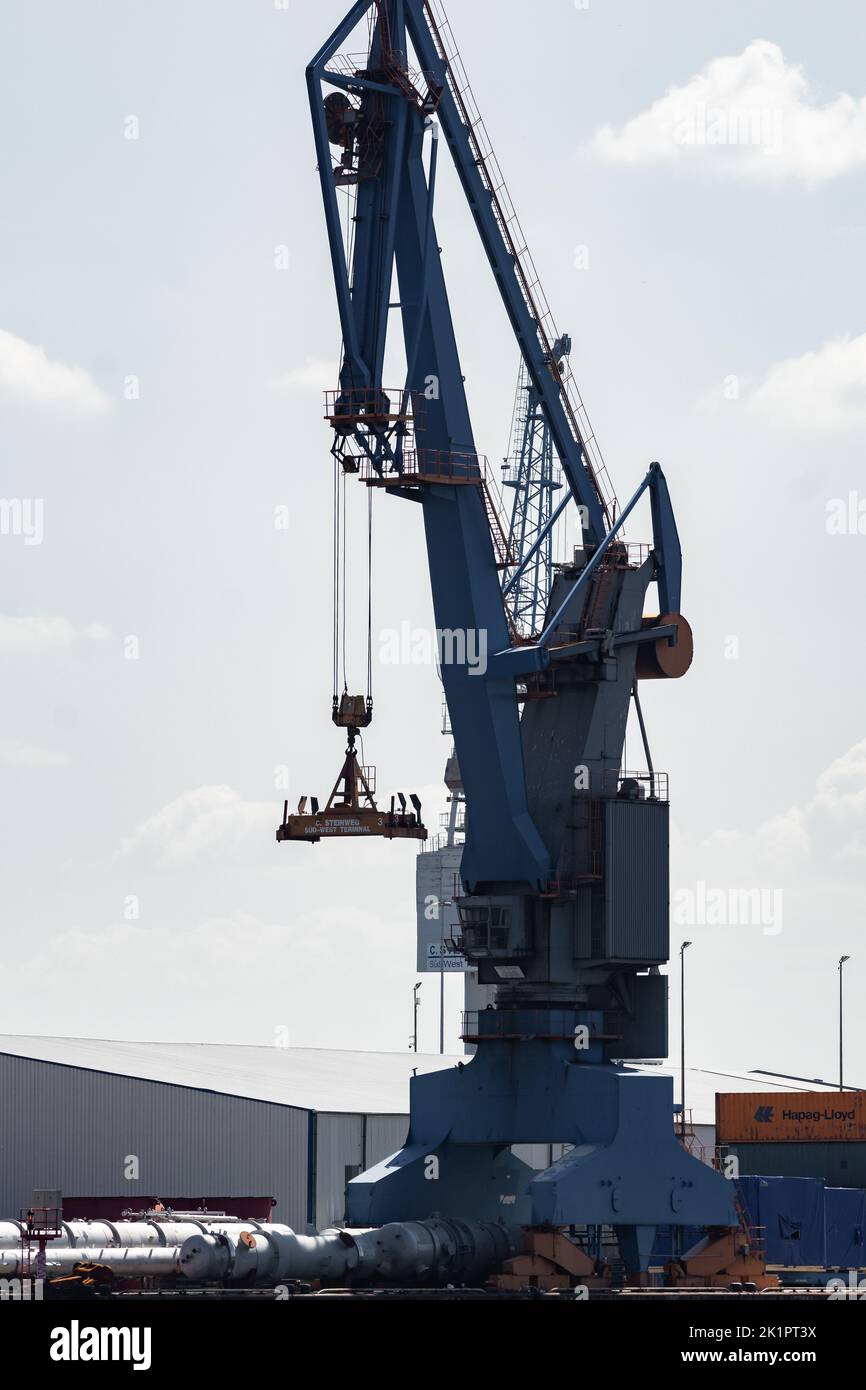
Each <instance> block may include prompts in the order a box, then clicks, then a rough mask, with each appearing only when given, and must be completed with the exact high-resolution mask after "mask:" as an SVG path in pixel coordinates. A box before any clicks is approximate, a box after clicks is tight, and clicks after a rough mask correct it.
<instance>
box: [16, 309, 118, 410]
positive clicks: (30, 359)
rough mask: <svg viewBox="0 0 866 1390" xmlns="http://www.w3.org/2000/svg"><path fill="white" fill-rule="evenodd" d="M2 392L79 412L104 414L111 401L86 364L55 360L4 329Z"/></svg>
mask: <svg viewBox="0 0 866 1390" xmlns="http://www.w3.org/2000/svg"><path fill="white" fill-rule="evenodd" d="M0 392H2V393H3V394H4V395H6V396H9V397H12V398H13V399H17V400H21V401H27V402H30V403H32V404H35V405H56V406H60V407H62V408H64V409H66V410H71V411H73V412H74V413H75V414H78V415H101V414H104V413H105V411H107V410H110V409H111V401H110V400H109V398H108V396H107V395H106V394H105V392H104V391H102V390H101V389H100V388H99V387H98V386H97V385H96V382H95V381H94V380H93V378H92V377H91V376H90V374H89V373H88V372H86V371H85V370H84V368H83V367H68V366H67V365H66V363H65V362H54V361H52V360H51V358H50V357H49V356H48V354H47V352H46V351H45V349H44V348H43V347H38V346H37V345H36V344H35V343H28V342H25V340H24V339H23V338H16V336H15V334H14V333H9V332H7V331H6V330H5V329H2V328H0Z"/></svg>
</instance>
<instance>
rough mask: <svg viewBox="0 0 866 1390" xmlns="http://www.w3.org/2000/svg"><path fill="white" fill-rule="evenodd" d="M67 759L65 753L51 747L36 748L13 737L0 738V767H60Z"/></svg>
mask: <svg viewBox="0 0 866 1390" xmlns="http://www.w3.org/2000/svg"><path fill="white" fill-rule="evenodd" d="M67 761H68V759H67V757H66V754H65V753H57V752H55V751H54V750H53V749H51V748H36V747H35V746H34V745H33V744H30V743H19V742H16V741H15V740H14V739H0V767H62V766H63V765H64V764H65V763H66V762H67Z"/></svg>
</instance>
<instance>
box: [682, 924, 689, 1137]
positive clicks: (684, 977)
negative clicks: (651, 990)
mask: <svg viewBox="0 0 866 1390" xmlns="http://www.w3.org/2000/svg"><path fill="white" fill-rule="evenodd" d="M691 944H692V943H691V942H690V941H684V942H683V944H682V946H681V947H680V1139H681V1140H682V1142H683V1143H685V1142H686V950H687V949H688V947H689V946H691Z"/></svg>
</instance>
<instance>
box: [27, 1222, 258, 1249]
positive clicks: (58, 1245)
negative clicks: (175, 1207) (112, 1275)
mask: <svg viewBox="0 0 866 1390" xmlns="http://www.w3.org/2000/svg"><path fill="white" fill-rule="evenodd" d="M260 1229H261V1223H260V1222H258V1221H227V1220H226V1219H225V1218H218V1219H216V1220H214V1221H198V1220H192V1219H188V1220H186V1221H63V1222H61V1230H62V1235H60V1236H58V1237H57V1239H56V1240H51V1241H48V1242H47V1246H46V1248H47V1249H49V1250H52V1249H63V1248H67V1247H68V1248H73V1247H76V1248H80V1247H82V1246H100V1247H102V1246H106V1247H108V1246H115V1247H122V1246H133V1245H134V1246H137V1247H142V1246H167V1245H182V1244H183V1242H184V1241H185V1240H186V1239H187V1237H188V1236H192V1235H196V1234H197V1233H199V1232H201V1231H235V1232H238V1233H239V1232H240V1231H257V1230H260ZM23 1230H24V1227H23V1225H22V1223H21V1222H20V1221H0V1250H4V1249H6V1250H8V1249H12V1248H15V1247H17V1246H19V1245H20V1244H21V1235H22V1232H23ZM38 1234H39V1233H38V1230H37V1229H36V1228H34V1230H33V1233H32V1236H33V1238H35V1239H38Z"/></svg>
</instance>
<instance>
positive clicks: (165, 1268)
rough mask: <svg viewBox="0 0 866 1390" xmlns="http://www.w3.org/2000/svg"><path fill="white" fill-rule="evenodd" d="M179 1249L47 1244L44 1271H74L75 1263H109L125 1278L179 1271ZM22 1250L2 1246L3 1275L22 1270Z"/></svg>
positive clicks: (33, 1259) (33, 1265)
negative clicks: (73, 1246)
mask: <svg viewBox="0 0 866 1390" xmlns="http://www.w3.org/2000/svg"><path fill="white" fill-rule="evenodd" d="M179 1254H180V1249H179V1247H178V1246H176V1245H174V1246H151V1247H149V1248H148V1247H144V1248H143V1247H141V1246H134V1245H127V1246H116V1245H108V1246H103V1247H101V1248H100V1247H99V1246H77V1247H75V1248H70V1247H69V1246H54V1247H52V1246H50V1245H49V1246H46V1249H45V1272H46V1274H47V1275H48V1277H49V1278H52V1277H54V1276H55V1275H58V1274H71V1273H72V1271H73V1268H74V1266H75V1265H77V1264H80V1263H82V1262H86V1263H88V1264H99V1265H107V1266H108V1267H109V1269H111V1270H112V1271H113V1272H114V1273H115V1274H120V1275H123V1276H125V1277H126V1278H132V1277H136V1278H141V1277H142V1276H144V1275H148V1274H150V1275H158V1276H161V1277H163V1278H164V1277H166V1276H167V1275H171V1274H176V1273H177V1262H178V1256H179ZM36 1260H37V1256H36V1254H35V1252H34V1253H33V1255H32V1257H31V1260H30V1274H31V1275H35V1272H36ZM20 1261H21V1254H20V1251H18V1250H9V1249H6V1250H0V1275H2V1276H3V1277H4V1278H7V1279H8V1278H13V1277H15V1276H17V1275H18V1273H19V1265H20Z"/></svg>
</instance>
